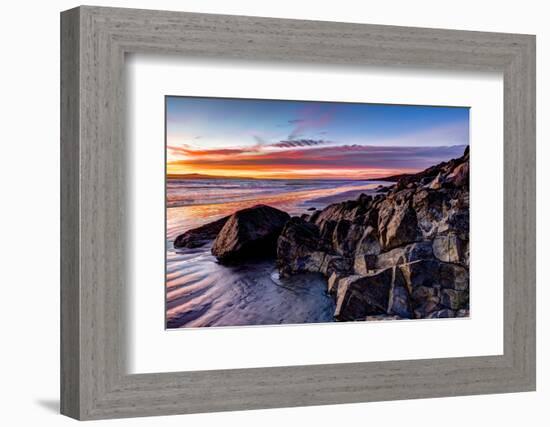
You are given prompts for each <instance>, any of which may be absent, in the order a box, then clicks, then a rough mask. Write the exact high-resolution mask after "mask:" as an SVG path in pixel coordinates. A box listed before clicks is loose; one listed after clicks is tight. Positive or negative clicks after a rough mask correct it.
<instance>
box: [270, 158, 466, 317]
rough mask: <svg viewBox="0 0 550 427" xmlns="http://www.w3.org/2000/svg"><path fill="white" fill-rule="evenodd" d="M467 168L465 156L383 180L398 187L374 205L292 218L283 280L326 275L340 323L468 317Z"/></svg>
mask: <svg viewBox="0 0 550 427" xmlns="http://www.w3.org/2000/svg"><path fill="white" fill-rule="evenodd" d="M468 162H469V151H468V149H466V150H465V153H464V155H463V156H462V157H461V158H459V159H453V160H450V161H448V162H444V163H440V164H438V165H435V166H432V167H430V168H428V169H426V170H425V171H422V172H420V173H418V174H414V175H411V174H409V175H403V176H399V177H390V178H387V179H386V180H387V181H395V182H396V184H393V185H392V186H391V187H384V192H383V194H382V193H381V194H377V195H376V196H375V197H374V198H373V197H371V196H369V195H366V194H361V195H360V196H359V197H358V198H357V200H349V201H346V202H341V203H334V204H332V205H329V206H327V207H326V208H325V209H322V210H316V211H315V212H313V213H312V214H311V216H310V217H309V218H308V217H306V216H304V217H303V218H302V219H299V218H293V219H292V220H291V221H289V222H288V223H287V226H285V229H284V230H283V232H282V234H281V237H280V238H279V242H278V249H277V255H278V260H277V263H278V267H279V272H280V274H281V275H282V276H284V275H290V274H294V273H300V272H321V273H322V274H324V275H325V277H327V278H328V291H329V293H330V294H331V295H334V296H335V298H336V311H335V317H336V318H338V319H339V320H365V319H366V318H369V317H370V318H372V317H373V316H374V317H381V318H388V317H389V316H397V317H399V318H407V317H409V318H410V317H415V318H427V317H446V316H447V317H448V316H455V315H456V316H458V315H468V314H465V313H469V312H468V311H467V310H468V308H469V291H468V290H469V278H468V269H469V257H470V254H469V188H468V183H469V164H468ZM379 190H382V188H380V189H379ZM461 310H462V311H461ZM464 310H466V312H465V311H464Z"/></svg>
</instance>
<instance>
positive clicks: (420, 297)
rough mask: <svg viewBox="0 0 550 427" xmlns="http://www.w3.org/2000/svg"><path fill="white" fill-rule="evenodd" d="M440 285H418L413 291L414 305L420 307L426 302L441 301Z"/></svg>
mask: <svg viewBox="0 0 550 427" xmlns="http://www.w3.org/2000/svg"><path fill="white" fill-rule="evenodd" d="M439 295H440V292H439V288H438V287H427V286H418V287H417V288H415V289H414V290H413V291H412V294H411V303H412V305H413V307H419V306H421V305H422V304H423V303H425V302H431V303H433V304H434V305H438V304H439V302H440V301H441V299H440V297H439Z"/></svg>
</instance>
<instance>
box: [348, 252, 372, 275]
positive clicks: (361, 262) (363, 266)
mask: <svg viewBox="0 0 550 427" xmlns="http://www.w3.org/2000/svg"><path fill="white" fill-rule="evenodd" d="M375 267H376V255H365V254H358V255H356V256H355V260H354V263H353V270H354V271H355V273H357V274H361V275H363V276H365V275H367V274H369V273H372V272H373V271H374V269H375Z"/></svg>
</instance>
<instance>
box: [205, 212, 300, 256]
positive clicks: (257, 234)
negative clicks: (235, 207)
mask: <svg viewBox="0 0 550 427" xmlns="http://www.w3.org/2000/svg"><path fill="white" fill-rule="evenodd" d="M289 219H290V215H288V214H287V213H286V212H283V211H281V210H279V209H275V208H272V207H271V206H266V205H257V206H253V207H251V208H247V209H242V210H240V211H237V212H235V213H234V214H233V215H231V216H230V217H229V219H228V220H227V222H226V223H225V225H224V226H223V228H222V229H221V230H220V232H219V234H218V236H217V237H216V240H214V244H213V245H212V254H213V255H214V256H215V257H216V258H218V260H219V261H220V262H222V263H235V262H240V261H243V260H247V259H250V258H253V257H259V256H266V255H275V253H276V248H277V239H278V237H279V235H280V234H281V231H282V230H283V227H284V225H285V223H286V222H287V221H288V220H289Z"/></svg>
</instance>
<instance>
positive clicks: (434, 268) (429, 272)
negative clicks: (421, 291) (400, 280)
mask: <svg viewBox="0 0 550 427" xmlns="http://www.w3.org/2000/svg"><path fill="white" fill-rule="evenodd" d="M440 264H441V262H440V261H437V260H431V259H428V260H420V261H413V262H410V263H407V264H401V265H400V266H399V268H400V269H401V271H402V273H403V276H404V277H405V280H406V281H407V284H408V286H409V288H410V289H412V290H413V291H414V290H415V289H416V288H417V287H419V286H423V287H428V288H431V287H434V286H436V285H439V270H440Z"/></svg>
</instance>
